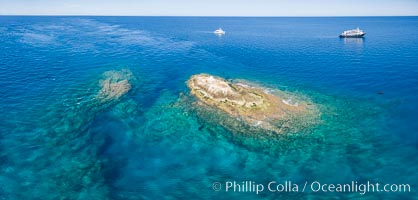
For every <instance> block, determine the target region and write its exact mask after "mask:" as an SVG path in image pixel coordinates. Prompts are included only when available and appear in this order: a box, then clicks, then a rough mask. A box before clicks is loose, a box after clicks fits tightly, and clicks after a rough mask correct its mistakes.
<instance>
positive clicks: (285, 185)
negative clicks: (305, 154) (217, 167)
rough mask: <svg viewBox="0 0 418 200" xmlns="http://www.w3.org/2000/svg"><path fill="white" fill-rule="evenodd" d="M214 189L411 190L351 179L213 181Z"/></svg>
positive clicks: (389, 191)
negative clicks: (337, 181) (264, 181)
mask: <svg viewBox="0 0 418 200" xmlns="http://www.w3.org/2000/svg"><path fill="white" fill-rule="evenodd" d="M212 189H213V190H214V191H223V192H243V193H255V194H260V193H263V192H271V193H275V192H279V193H280V192H281V193H283V192H288V193H292V192H314V193H320V192H326V193H334V192H335V193H358V194H360V195H365V194H366V193H373V192H386V193H396V192H399V193H408V192H411V186H410V184H403V183H401V184H388V183H386V184H384V183H379V182H371V181H367V182H364V183H359V182H357V181H351V182H349V183H321V182H319V181H311V182H309V181H305V182H304V183H294V182H292V181H281V182H279V181H270V182H267V183H258V182H255V181H225V182H214V183H213V184H212Z"/></svg>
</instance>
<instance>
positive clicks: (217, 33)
mask: <svg viewBox="0 0 418 200" xmlns="http://www.w3.org/2000/svg"><path fill="white" fill-rule="evenodd" d="M213 33H215V34H216V35H225V31H224V30H222V29H221V28H218V29H216V30H215V31H214V32H213Z"/></svg>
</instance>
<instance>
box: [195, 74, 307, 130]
mask: <svg viewBox="0 0 418 200" xmlns="http://www.w3.org/2000/svg"><path fill="white" fill-rule="evenodd" d="M187 85H188V87H189V88H190V90H191V94H192V95H194V96H195V97H197V99H198V100H199V103H203V104H205V105H207V106H209V107H211V108H216V109H218V110H221V111H223V112H225V113H227V114H228V115H229V116H230V117H233V118H236V119H238V120H239V121H243V122H244V123H245V124H247V125H250V126H251V127H259V128H261V129H264V130H268V131H274V132H279V133H280V132H282V128H283V125H284V123H283V122H286V125H284V126H291V124H289V123H291V122H292V121H294V120H293V119H294V118H295V117H296V118H297V117H298V116H301V117H303V116H304V115H307V114H309V113H310V112H312V107H313V106H312V104H311V103H308V102H304V101H298V102H297V103H292V100H290V99H287V98H286V97H280V96H278V95H276V94H273V93H271V92H269V91H268V90H267V89H265V88H261V87H254V86H250V85H247V84H244V83H233V82H230V81H227V80H225V79H222V78H220V77H215V76H212V75H208V74H198V75H193V76H192V77H191V78H190V79H189V81H188V82H187ZM277 124H280V126H277Z"/></svg>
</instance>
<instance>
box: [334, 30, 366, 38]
mask: <svg viewBox="0 0 418 200" xmlns="http://www.w3.org/2000/svg"><path fill="white" fill-rule="evenodd" d="M364 35H366V33H365V32H364V31H363V30H360V28H357V29H352V30H348V31H344V32H342V33H341V35H340V37H342V38H352V37H354V38H360V37H363V36H364Z"/></svg>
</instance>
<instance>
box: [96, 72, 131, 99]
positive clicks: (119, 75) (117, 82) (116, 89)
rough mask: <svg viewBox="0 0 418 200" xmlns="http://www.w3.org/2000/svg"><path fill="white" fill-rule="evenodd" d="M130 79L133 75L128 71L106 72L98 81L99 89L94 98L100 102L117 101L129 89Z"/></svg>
mask: <svg viewBox="0 0 418 200" xmlns="http://www.w3.org/2000/svg"><path fill="white" fill-rule="evenodd" d="M132 79H133V75H132V72H131V71H129V70H121V71H114V70H113V71H107V72H105V73H103V79H102V80H100V81H99V85H100V87H101V89H100V91H99V92H98V93H97V96H96V97H97V98H98V99H100V100H102V101H112V100H117V99H119V98H120V97H121V96H122V95H124V94H126V93H127V92H128V91H129V90H130V89H131V87H132V86H131V83H130V81H131V80H132Z"/></svg>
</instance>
